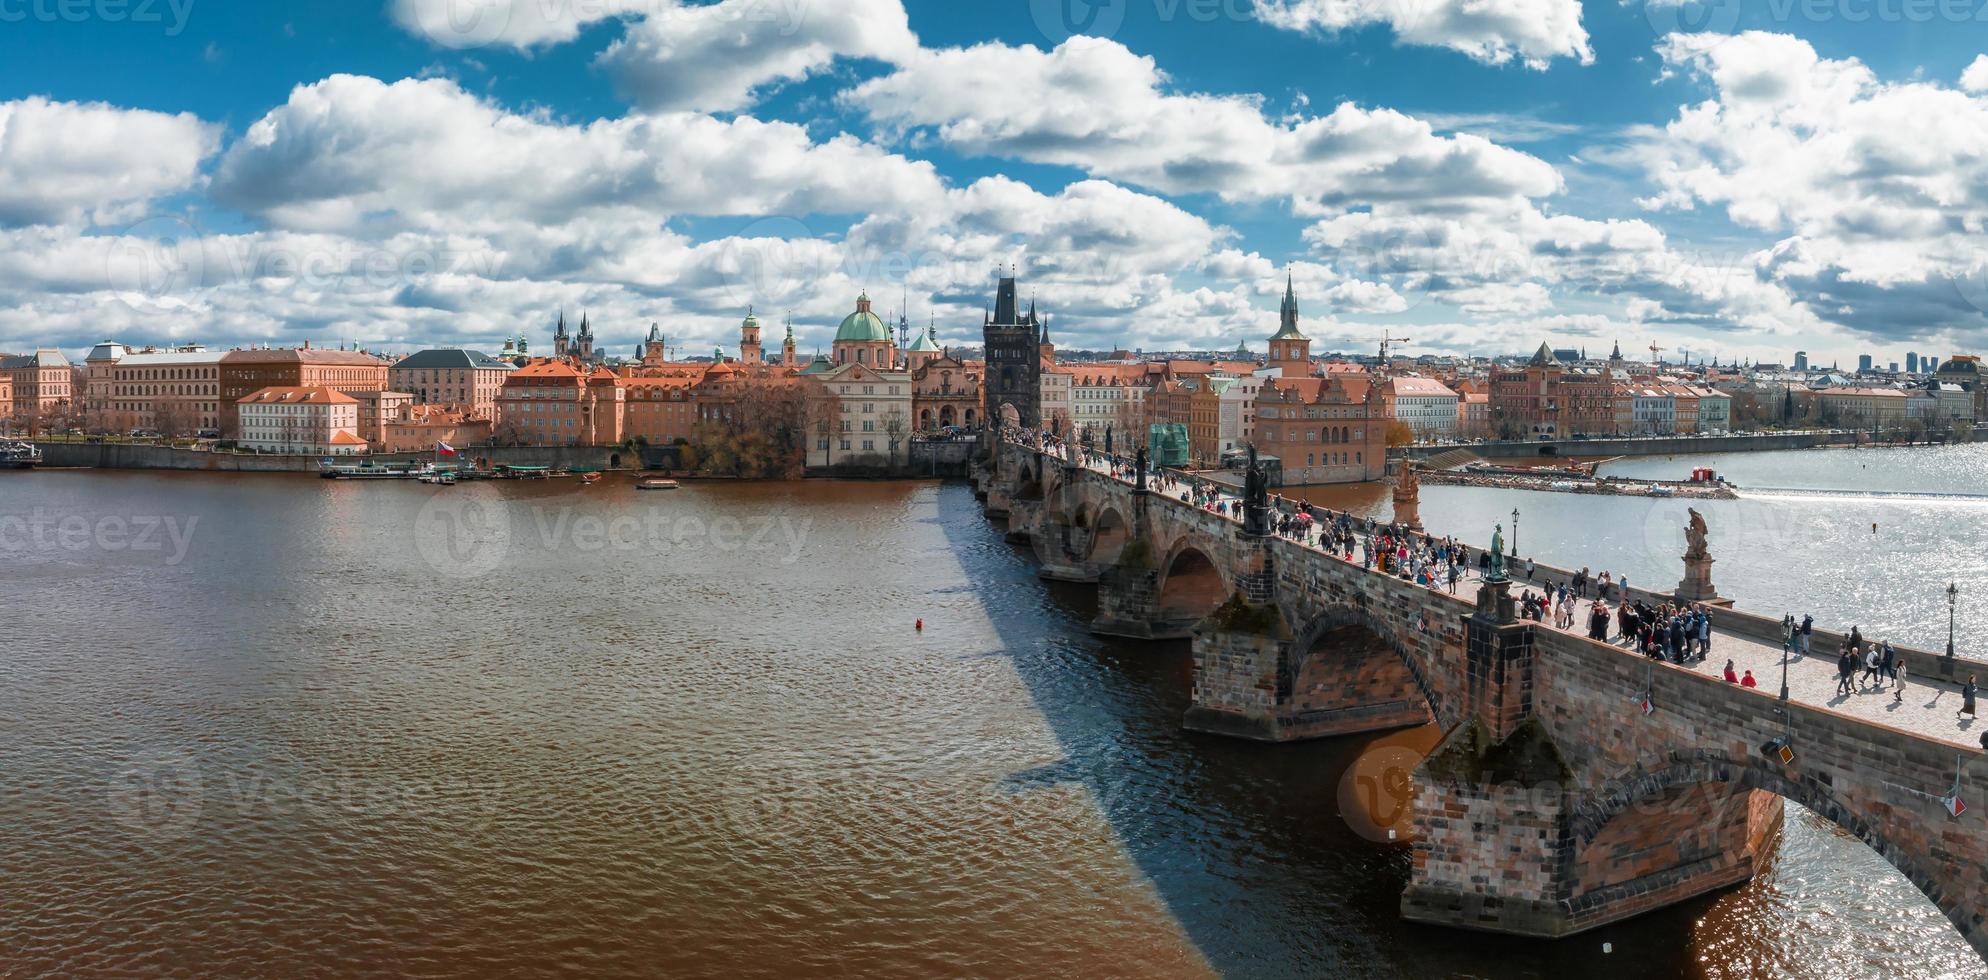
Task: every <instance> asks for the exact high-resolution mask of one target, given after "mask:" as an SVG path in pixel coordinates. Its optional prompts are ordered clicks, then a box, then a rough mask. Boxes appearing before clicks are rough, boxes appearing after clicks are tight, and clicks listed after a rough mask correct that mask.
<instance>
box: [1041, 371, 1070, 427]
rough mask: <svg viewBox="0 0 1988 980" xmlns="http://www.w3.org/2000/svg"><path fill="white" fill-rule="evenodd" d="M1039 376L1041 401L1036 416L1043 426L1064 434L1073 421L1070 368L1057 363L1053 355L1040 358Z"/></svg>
mask: <svg viewBox="0 0 1988 980" xmlns="http://www.w3.org/2000/svg"><path fill="white" fill-rule="evenodd" d="M1040 377H1041V379H1042V388H1041V398H1042V402H1041V405H1040V406H1039V407H1038V408H1037V410H1036V411H1037V417H1038V418H1040V419H1042V426H1043V428H1045V429H1048V430H1049V431H1051V432H1054V433H1056V434H1058V435H1065V434H1067V433H1068V432H1069V431H1070V427H1071V425H1072V423H1073V422H1074V421H1075V415H1074V412H1073V409H1072V405H1071V394H1072V390H1073V389H1074V387H1075V385H1074V378H1073V377H1072V375H1071V373H1070V369H1069V368H1067V367H1064V366H1062V365H1060V364H1057V363H1056V360H1055V358H1054V357H1053V356H1052V357H1045V358H1043V359H1042V373H1041V375H1040Z"/></svg>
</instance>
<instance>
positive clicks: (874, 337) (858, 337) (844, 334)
mask: <svg viewBox="0 0 1988 980" xmlns="http://www.w3.org/2000/svg"><path fill="white" fill-rule="evenodd" d="M890 339H891V336H890V328H889V327H887V326H884V321H883V320H881V319H878V317H877V315H876V314H875V313H872V312H870V294H868V293H864V294H863V295H861V296H858V297H856V312H854V313H851V314H849V316H847V317H846V318H844V319H843V321H842V326H840V327H837V328H836V330H835V342H836V343H838V344H841V343H859V344H861V343H870V342H873V341H880V342H883V343H889V342H890Z"/></svg>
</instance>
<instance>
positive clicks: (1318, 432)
mask: <svg viewBox="0 0 1988 980" xmlns="http://www.w3.org/2000/svg"><path fill="white" fill-rule="evenodd" d="M1348 380H1349V378H1348V377H1347V376H1345V375H1339V374H1333V375H1327V376H1325V377H1317V378H1271V379H1270V380H1268V381H1266V382H1264V385H1263V389H1262V391H1261V392H1259V393H1258V394H1257V398H1256V438H1255V444H1256V446H1257V448H1258V450H1259V451H1261V452H1265V453H1268V454H1270V455H1272V456H1275V457H1277V459H1278V460H1279V461H1280V463H1281V466H1282V475H1281V480H1282V485H1284V486H1317V485H1321V484H1330V483H1368V482H1372V481H1375V480H1379V479H1381V478H1382V477H1384V476H1386V475H1387V425H1388V421H1389V419H1388V417H1387V413H1386V412H1385V410H1383V409H1382V407H1381V405H1380V399H1379V397H1378V396H1377V395H1376V394H1375V388H1374V385H1372V384H1371V383H1368V384H1364V385H1360V386H1359V389H1360V390H1359V391H1358V392H1356V391H1355V389H1354V388H1353V387H1352V386H1349V385H1348V383H1347V382H1348Z"/></svg>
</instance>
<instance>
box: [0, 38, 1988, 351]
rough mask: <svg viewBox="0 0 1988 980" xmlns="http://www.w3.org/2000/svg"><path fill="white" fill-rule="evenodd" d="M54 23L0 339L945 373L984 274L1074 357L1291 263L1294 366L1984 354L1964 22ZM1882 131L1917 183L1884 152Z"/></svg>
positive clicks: (1168, 338) (1191, 334)
mask: <svg viewBox="0 0 1988 980" xmlns="http://www.w3.org/2000/svg"><path fill="white" fill-rule="evenodd" d="M83 8H87V9H84V10H83V12H82V15H81V16H74V17H71V16H67V15H64V16H60V17H58V16H34V15H32V11H30V14H31V15H30V16H28V17H26V18H24V19H22V20H21V21H20V22H19V23H15V24H11V25H10V26H9V37H10V39H12V40H13V41H14V44H13V45H12V46H11V48H10V52H9V54H10V57H9V58H8V59H6V61H5V63H4V64H0V133H5V134H7V135H6V136H5V137H0V247H3V248H4V249H5V251H6V253H7V254H9V255H10V256H14V257H16V258H17V261H14V262H10V263H5V264H0V350H24V349H32V348H34V347H37V346H43V345H52V346H56V347H59V348H61V349H63V350H65V351H69V352H78V353H79V352H81V351H83V350H85V349H87V348H88V347H89V346H91V345H93V344H95V343H96V342H98V341H101V340H103V339H105V338H115V339H118V340H121V341H123V342H126V343H134V344H154V345H161V346H164V345H167V344H170V343H173V342H177V341H184V340H193V339H197V340H200V341H203V342H205V343H207V344H209V345H213V346H221V347H227V346H236V345H243V344H248V343H252V342H273V343H278V344H289V345H294V344H297V343H301V342H302V341H304V340H306V339H310V340H313V341H315V342H317V343H319V344H326V345H332V344H336V343H338V342H340V341H343V342H346V343H351V344H358V345H362V346H365V347H368V348H372V349H380V350H390V351H407V350H413V349H418V348H420V347H424V346H433V345H463V346H475V347H494V346H497V345H498V344H499V343H501V340H502V338H503V337H505V336H507V335H515V334H518V333H524V334H526V335H527V336H530V337H533V338H535V339H537V340H539V341H540V342H541V343H545V342H548V339H549V336H550V331H551V327H552V323H553V317H554V315H555V313H556V312H557V311H558V310H559V309H561V308H564V309H566V310H569V311H579V310H582V309H585V310H588V311H589V312H590V313H591V315H592V318H593V320H594V322H595V323H597V324H599V325H600V343H601V344H602V345H603V346H606V347H609V348H611V349H624V348H628V349H632V348H633V346H634V345H635V344H637V343H640V342H641V341H642V339H643V337H644V335H645V334H646V331H647V328H648V326H649V324H651V323H652V322H653V323H659V324H660V325H661V326H662V329H663V330H664V331H665V332H666V333H667V334H668V335H669V336H670V337H671V343H672V344H673V345H677V346H680V347H681V349H683V350H686V351H693V350H708V349H710V348H711V347H713V346H716V345H719V344H727V343H729V342H730V340H731V337H732V334H733V331H734V327H735V325H736V323H737V322H738V320H739V319H740V318H741V317H742V316H743V315H744V314H745V312H746V310H747V309H748V308H757V309H759V310H761V311H778V312H779V314H780V315H781V316H782V317H783V318H784V316H785V314H786V312H787V311H789V310H791V311H793V315H794V317H795V319H796V323H797V333H798V334H799V335H800V337H801V342H802V343H803V345H805V346H812V345H813V344H814V343H816V342H817V341H816V338H817V337H820V338H823V339H825V338H826V337H827V336H828V335H830V334H832V333H833V329H834V325H835V324H836V323H837V322H838V321H839V319H840V317H841V316H842V315H843V314H844V313H845V312H846V310H847V309H848V308H849V305H850V302H851V300H852V299H853V298H854V297H855V296H856V295H857V294H858V293H859V292H861V291H863V290H866V289H867V290H868V291H869V292H870V293H871V295H873V296H875V297H877V302H878V304H879V305H880V306H887V307H890V308H892V309H893V311H894V312H895V313H897V314H898V315H900V316H905V315H908V317H909V319H910V320H911V321H912V322H913V323H920V322H926V321H928V320H930V321H933V322H936V325H937V329H938V332H939V336H940V338H941V342H945V341H947V340H949V339H959V338H963V337H965V336H966V335H968V334H970V333H971V331H972V330H973V329H974V327H975V326H976V325H977V323H978V319H979V317H980V315H981V313H982V310H983V307H984V304H985V301H986V296H987V295H988V294H989V290H990V288H991V286H992V281H993V278H994V276H995V274H996V273H997V272H998V271H999V270H1002V269H1009V270H1015V271H1017V272H1018V273H1019V275H1020V276H1021V278H1023V279H1024V280H1025V281H1028V282H1030V283H1031V284H1032V286H1033V288H1034V289H1035V290H1036V295H1037V297H1038V298H1039V300H1040V303H1041V309H1042V311H1043V312H1044V314H1045V315H1046V316H1047V318H1048V320H1049V324H1050V328H1051V330H1052V331H1053V332H1054V334H1055V335H1056V336H1057V337H1058V338H1059V340H1060V341H1062V342H1064V343H1067V344H1072V345H1076V346H1083V347H1088V348H1101V347H1107V346H1126V347H1144V348H1148V349H1176V348H1198V349H1207V350H1222V349H1233V347H1234V345H1235V344H1236V343H1237V341H1239V340H1241V339H1243V338H1254V337H1259V336H1262V335H1264V334H1265V333H1266V331H1265V327H1266V326H1272V327H1274V325H1275V323H1276V316H1277V304H1278V299H1279V296H1280V295H1281V293H1282V289H1283V286H1284V283H1285V277H1286V275H1287V274H1288V275H1292V276H1294V277H1295V280H1296V286H1297V290H1298V293H1299V295H1300V296H1302V297H1304V298H1305V303H1306V312H1307V321H1306V322H1307V329H1308V330H1309V332H1310V334H1311V336H1313V337H1314V338H1315V339H1316V340H1317V342H1318V343H1319V345H1320V347H1321V349H1329V348H1337V349H1344V350H1366V349H1370V348H1373V347H1375V346H1376V342H1377V340H1378V338H1379V337H1380V336H1381V335H1382V334H1383V332H1385V331H1393V332H1394V333H1396V334H1397V335H1407V336H1411V337H1413V338H1414V341H1413V342H1411V343H1407V344H1404V345H1401V350H1402V351H1403V352H1404V353H1409V354H1419V353H1427V352H1437V353H1454V354H1459V355H1492V354H1498V353H1503V352H1507V351H1524V350H1527V349H1529V348H1530V347H1532V346H1533V345H1534V344H1536V343H1538V342H1539V341H1541V340H1545V341H1546V342H1548V343H1549V344H1551V345H1552V346H1554V347H1556V348H1559V347H1581V346H1586V347H1589V348H1599V347H1605V346H1607V345H1609V344H1612V343H1614V342H1616V341H1618V340H1619V341H1620V342H1621V343H1622V345H1623V349H1624V353H1625V354H1627V355H1628V356H1630V357H1636V358H1640V357H1644V356H1645V354H1644V352H1645V350H1646V349H1647V347H1648V346H1649V345H1651V344H1652V343H1655V344H1659V345H1662V346H1664V347H1667V348H1670V349H1672V350H1673V351H1682V350H1686V349H1688V350H1690V351H1692V352H1693V353H1694V354H1698V353H1703V354H1705V355H1706V356H1707V357H1710V356H1714V355H1716V356H1717V357H1718V358H1719V359H1720V360H1721V361H1731V360H1748V359H1750V360H1754V361H1767V362H1783V363H1784V362H1786V361H1787V360H1788V359H1789V357H1790V356H1791V355H1790V351H1792V350H1796V349H1801V350H1807V351H1808V352H1809V353H1810V356H1811V358H1812V359H1813V360H1814V361H1816V362H1818V363H1837V362H1840V363H1845V364H1852V363H1855V361H1856V358H1857V357H1858V356H1860V355H1862V354H1865V353H1873V352H1875V351H1886V352H1889V351H1898V352H1899V353H1900V354H1902V353H1903V352H1904V351H1905V350H1907V349H1910V350H1915V351H1919V352H1921V354H1922V356H1923V355H1924V352H1926V351H1929V350H1930V351H1935V352H1938V354H1939V356H1942V357H1944V356H1946V354H1948V353H1950V352H1953V351H1964V350H1970V349H1979V348H1980V347H1982V346H1984V343H1983V342H1984V341H1988V312H1984V309H1988V249H1985V248H1984V247H1983V242H1982V240H1981V236H1980V235H1979V234H1978V233H1973V232H1967V231H1965V230H1964V229H1979V228H1980V227H1983V226H1984V225H1988V198H1983V197H1982V196H1981V195H1979V194H1969V193H1961V192H1958V191H1953V192H1950V190H1949V189H1950V188H1979V187H1982V186H1988V161H1984V160H1983V159H1982V158H1981V156H1980V155H1979V154H1978V153H1975V152H1973V150H1972V149H1971V144H1969V143H1968V142H1967V141H1966V138H1965V136H1964V134H1966V133H1969V132H1975V131H1979V130H1980V129H1981V128H1983V127H1988V55H1982V54H1981V52H1980V51H1979V50H1978V44H1977V43H1975V41H1974V40H1973V38H1974V37H1975V36H1976V35H1973V34H1971V33H1970V32H1968V31H1963V30H1934V31H1926V30H1921V29H1918V26H1917V25H1916V24H1915V25H1904V24H1876V25H1861V24H1852V23H1849V22H1847V21H1845V20H1843V19H1840V18H1817V17H1814V16H1811V15H1809V14H1804V13H1799V12H1798V13H1797V14H1795V15H1793V16H1787V15H1783V16H1779V17H1776V16H1775V15H1774V13H1773V11H1770V10H1754V9H1752V5H1746V9H1734V10H1731V11H1721V13H1722V14H1730V16H1725V17H1721V18H1714V19H1713V22H1711V23H1708V24H1703V25H1701V24H1698V23H1696V22H1695V21H1694V19H1693V18H1691V17H1688V16H1683V15H1682V14H1681V13H1680V11H1679V10H1678V9H1677V5H1676V4H1674V3H1670V2H1668V0H1665V2H1660V3H1659V2H1651V3H1647V4H1646V3H1645V2H1644V0H1630V2H1628V3H1623V4H1585V5H1583V4H1580V3H1579V2H1578V0H1542V2H1541V4H1540V8H1541V9H1540V10H1537V11H1533V12H1534V13H1537V14H1539V16H1536V17H1535V16H1527V17H1523V18H1520V17H1472V16H1466V15H1464V14H1462V13H1459V12H1458V11H1457V10H1455V9H1452V7H1451V6H1449V5H1437V6H1436V7H1435V8H1431V9H1430V10H1420V8H1415V9H1414V10H1411V7H1410V6H1409V5H1405V4H1403V3H1402V2H1400V0H1381V2H1376V3H1372V4H1363V5H1360V12H1359V13H1358V14H1357V15H1354V16H1353V18H1352V20H1351V21H1345V20H1343V19H1342V18H1339V17H1337V16H1336V15H1334V16H1328V15H1327V13H1326V11H1327V9H1328V8H1327V7H1326V6H1325V5H1322V4H1320V3H1318V2H1317V0H1277V2H1267V0H1266V2H1244V3H1238V4H1232V5H1223V6H1221V7H1220V8H1219V9H1218V10H1216V11H1215V12H1214V13H1213V14H1212V15H1210V14H1209V13H1208V6H1207V5H1198V6H1197V5H1175V4H1099V5H1093V7H1092V8H1079V7H1074V6H1065V5H1062V4H1058V3H1053V2H1039V3H1030V4H1020V3H1017V4H990V5H965V4H952V3H939V2H937V0H909V2H907V0H845V2H841V3H836V4H826V3H816V4H807V3H792V4H774V5H766V4H760V3H757V2H754V0H723V2H717V3H705V4H684V5H679V4H676V3H669V4H663V5H658V6H657V7H655V8H654V9H649V8H647V7H645V6H644V5H639V4H619V3H602V4H556V3H534V2H529V0H381V2H376V3H364V4H360V5H358V6H357V7H354V6H352V5H343V4H338V5H334V4H322V3H321V4H308V3H307V4H296V5H286V6H284V7H282V8H271V7H268V6H266V5H250V4H246V3H242V2H240V0H215V2H213V3H202V4H200V5H198V6H191V5H184V6H182V5H159V6H156V7H153V8H152V9H151V13H150V14H148V15H147V16H144V17H140V16H136V15H135V14H134V15H131V16H112V14H111V12H110V9H109V8H108V7H105V8H103V11H102V13H101V14H100V15H99V14H97V13H96V11H97V7H95V6H92V5H89V4H84V5H83ZM37 9H39V8H37ZM65 9H66V8H65ZM1080 9H1082V10H1089V12H1090V14H1091V15H1093V16H1087V17H1083V18H1075V17H1072V16H1069V15H1071V14H1073V13H1074V12H1079V11H1080ZM1418 11H1419V12H1418ZM1705 28H1713V29H1716V30H1707V29H1705ZM1900 132H1910V133H1912V134H1913V135H1912V137H1911V142H1912V146H1913V148H1914V153H1913V156H1912V158H1911V159H1910V160H1896V159H1892V158H1890V157H1888V156H1886V155H1885V154H1884V153H1882V152H1880V151H1879V150H1878V149H1876V148H1879V147H1886V146H1891V145H1894V144H1895V143H1896V141H1897V140H1896V136H1897V134H1898V133H1900ZM1790 155H1793V156H1798V157H1800V158H1801V159H1803V160H1804V161H1805V163H1804V165H1803V166H1802V167H1800V168H1797V169H1792V170H1791V169H1789V168H1787V167H1785V166H1783V165H1781V161H1784V160H1786V159H1789V158H1790ZM1161 161H1166V164H1165V165H1160V162H1161ZM1189 162H1191V164H1190V163H1189ZM1935 201H1937V202H1939V203H1938V204H1937V206H1935V205H1933V204H1932V203H1929V202H1935ZM1955 229H1962V230H1955ZM1666 356H1669V357H1677V356H1680V355H1679V354H1675V353H1667V355H1666ZM1891 356H1893V355H1891V354H1889V353H1887V354H1886V355H1885V356H1883V357H1880V358H1879V359H1878V361H1879V363H1882V364H1888V363H1889V360H1890V357H1891Z"/></svg>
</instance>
